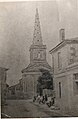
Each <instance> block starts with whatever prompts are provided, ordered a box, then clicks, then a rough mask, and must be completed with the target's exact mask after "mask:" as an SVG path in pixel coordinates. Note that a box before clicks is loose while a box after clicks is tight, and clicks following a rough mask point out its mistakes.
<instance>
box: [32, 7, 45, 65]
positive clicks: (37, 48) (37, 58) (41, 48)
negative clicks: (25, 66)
mask: <svg viewBox="0 0 78 119" xmlns="http://www.w3.org/2000/svg"><path fill="white" fill-rule="evenodd" d="M45 61H46V45H43V42H42V35H41V28H40V21H39V14H38V9H36V15H35V26H34V34H33V43H32V45H31V47H30V63H35V62H45Z"/></svg>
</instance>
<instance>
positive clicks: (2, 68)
mask: <svg viewBox="0 0 78 119" xmlns="http://www.w3.org/2000/svg"><path fill="white" fill-rule="evenodd" d="M0 69H1V70H5V71H7V70H9V69H8V68H4V67H0Z"/></svg>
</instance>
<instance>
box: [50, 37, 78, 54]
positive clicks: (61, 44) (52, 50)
mask: <svg viewBox="0 0 78 119" xmlns="http://www.w3.org/2000/svg"><path fill="white" fill-rule="evenodd" d="M77 43H78V37H76V38H71V39H65V40H63V41H62V42H60V43H59V44H58V45H57V46H55V47H54V48H53V49H51V50H50V51H49V52H50V54H51V53H53V52H54V51H56V50H57V49H59V48H60V47H63V46H65V45H66V44H77Z"/></svg>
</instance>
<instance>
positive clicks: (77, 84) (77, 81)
mask: <svg viewBox="0 0 78 119" xmlns="http://www.w3.org/2000/svg"><path fill="white" fill-rule="evenodd" d="M73 90H74V94H75V95H78V73H76V74H74V85H73Z"/></svg>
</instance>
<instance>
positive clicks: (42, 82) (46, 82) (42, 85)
mask: <svg viewBox="0 0 78 119" xmlns="http://www.w3.org/2000/svg"><path fill="white" fill-rule="evenodd" d="M40 72H41V73H42V76H40V77H39V78H38V84H37V91H38V92H39V91H40V90H41V89H52V90H53V77H52V75H51V74H50V72H49V71H48V70H45V69H40Z"/></svg>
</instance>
